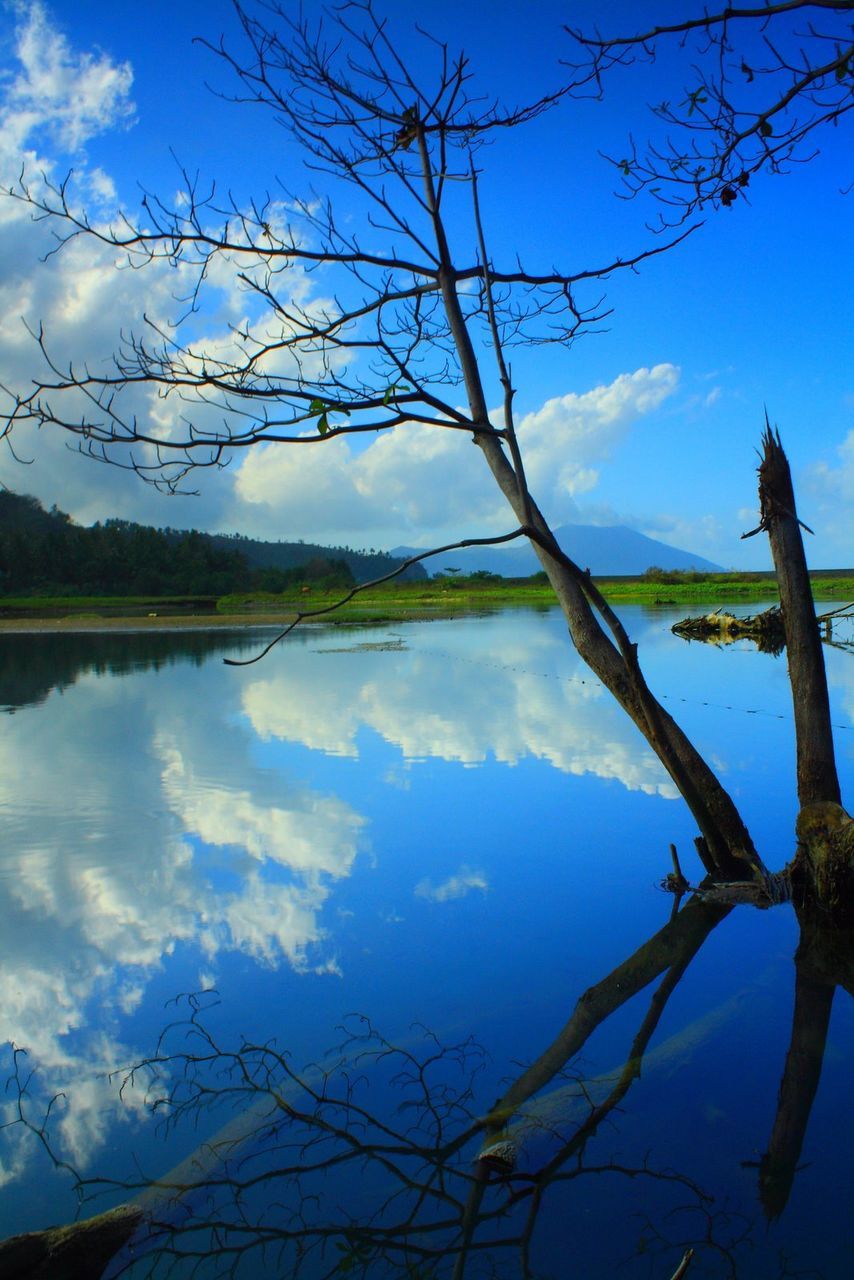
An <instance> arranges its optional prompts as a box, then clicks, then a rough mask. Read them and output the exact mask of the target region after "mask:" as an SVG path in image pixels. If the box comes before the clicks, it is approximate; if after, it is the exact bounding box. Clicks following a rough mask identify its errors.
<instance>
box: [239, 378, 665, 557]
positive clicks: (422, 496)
mask: <svg viewBox="0 0 854 1280" xmlns="http://www.w3.org/2000/svg"><path fill="white" fill-rule="evenodd" d="M678 379H679V371H678V370H677V369H676V368H675V366H673V365H670V364H660V365H656V366H655V367H654V368H652V369H638V370H636V371H635V372H634V373H631V374H620V375H619V376H618V377H617V378H615V379H614V381H613V382H611V383H609V384H608V385H606V386H600V387H596V388H594V389H593V390H592V391H588V392H585V393H583V394H576V393H571V394H569V395H565V396H560V397H555V398H554V399H551V400H548V401H546V403H545V404H544V405H543V406H542V407H541V408H540V409H539V410H537V411H536V412H534V413H529V414H526V415H524V416H523V417H522V419H521V420H520V422H519V427H518V434H519V439H520V441H521V443H522V445H523V448H524V452H525V460H526V468H527V472H528V478H529V480H530V483H531V489H532V492H533V494H534V496H535V498H536V499H537V501H538V502H539V504H540V506H541V507H542V508H543V509H544V510H545V512H546V515H547V516H549V517H550V518H551V519H553V520H554V521H556V522H563V521H566V520H569V519H572V518H573V517H577V512H578V508H577V505H576V501H575V499H576V496H577V495H579V494H581V493H586V492H588V491H589V490H590V489H592V488H594V487H595V485H596V484H597V482H598V471H597V466H598V464H600V463H602V462H604V461H605V460H606V459H607V458H608V457H610V455H611V454H612V452H613V450H614V449H615V448H617V447H618V445H619V444H620V442H621V441H622V440H623V439H624V438H625V437H626V435H627V434H628V432H629V431H630V430H631V428H632V426H633V425H634V424H635V423H636V422H637V421H638V420H639V419H640V418H642V417H643V416H644V415H646V414H649V413H651V412H653V411H654V410H655V409H656V408H657V407H658V406H659V405H660V404H661V403H662V402H663V401H664V400H665V399H666V398H667V397H668V396H669V395H671V394H672V393H673V392H674V390H675V389H676V385H677V383H678ZM236 494H237V497H238V498H239V499H240V500H241V501H242V503H243V504H245V505H244V510H245V511H247V512H249V511H250V510H251V508H252V507H253V506H255V507H260V508H263V509H265V514H264V517H263V522H264V523H266V524H267V525H268V526H269V525H270V523H271V522H272V521H273V520H275V524H276V527H277V529H278V530H279V532H280V535H281V536H287V535H288V534H289V533H290V534H291V535H293V536H303V535H305V536H313V535H320V534H321V533H322V532H323V531H325V530H328V529H330V527H332V528H335V529H340V530H353V531H360V530H366V529H370V528H373V529H382V530H385V529H397V530H399V532H400V539H401V540H403V539H406V540H410V539H414V538H419V537H421V538H422V539H423V537H424V536H428V535H429V536H434V535H439V536H442V535H447V536H449V537H455V536H458V535H459V536H465V535H468V534H471V533H472V532H474V531H475V530H478V531H480V532H487V533H494V532H498V531H501V530H503V529H505V528H508V527H510V526H511V525H512V523H513V519H512V516H511V515H510V513H509V510H508V508H507V505H506V503H505V501H504V499H503V497H502V495H501V493H500V492H499V490H498V489H497V487H496V485H495V483H494V481H493V479H492V477H491V476H490V475H489V473H488V471H487V468H486V465H485V463H484V461H483V459H482V458H481V457H480V454H479V451H478V450H477V449H476V448H475V447H474V446H473V445H472V442H471V439H470V438H469V436H467V435H466V434H465V433H461V432H459V431H451V430H448V431H444V430H442V429H440V428H436V427H425V426H421V425H417V424H408V425H407V426H405V427H402V428H400V429H399V430H397V431H396V432H394V433H388V434H385V435H381V436H379V437H378V438H377V439H375V440H374V441H373V442H372V443H371V444H370V445H369V446H368V447H367V448H365V449H363V450H362V451H361V452H358V453H356V452H353V451H351V450H350V449H349V448H348V447H347V445H346V444H344V443H343V442H342V441H330V442H329V443H323V444H311V445H304V446H303V445H299V446H294V447H291V448H283V447H281V446H274V445H269V446H262V447H261V448H257V449H254V450H253V451H252V452H251V453H250V454H249V455H248V456H247V457H246V458H245V460H244V461H243V462H242V464H241V466H240V468H239V470H238V472H237V480H236ZM250 518H251V517H250ZM256 519H257V517H256Z"/></svg>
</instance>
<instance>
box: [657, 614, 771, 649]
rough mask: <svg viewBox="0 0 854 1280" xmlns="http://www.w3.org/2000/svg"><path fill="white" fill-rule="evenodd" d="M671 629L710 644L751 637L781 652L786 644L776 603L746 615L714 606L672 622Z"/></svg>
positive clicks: (726, 642)
mask: <svg viewBox="0 0 854 1280" xmlns="http://www.w3.org/2000/svg"><path fill="white" fill-rule="evenodd" d="M671 630H672V631H673V633H674V634H675V635H677V636H682V638H683V639H684V640H704V641H709V642H711V643H712V644H731V643H732V641H733V640H753V641H754V642H755V643H756V645H757V647H758V648H759V649H762V650H763V651H764V652H766V653H781V652H782V651H783V648H784V646H785V644H786V632H785V629H784V626H783V613H782V610H781V609H780V607H779V605H772V607H771V608H770V609H766V610H765V612H764V613H755V614H752V615H750V616H749V617H745V618H737V617H736V616H735V614H732V613H724V611H723V610H722V609H716V610H715V611H714V613H704V614H701V615H700V616H699V617H696V618H683V619H682V620H681V622H675V623H674V624H673V626H672V627H671Z"/></svg>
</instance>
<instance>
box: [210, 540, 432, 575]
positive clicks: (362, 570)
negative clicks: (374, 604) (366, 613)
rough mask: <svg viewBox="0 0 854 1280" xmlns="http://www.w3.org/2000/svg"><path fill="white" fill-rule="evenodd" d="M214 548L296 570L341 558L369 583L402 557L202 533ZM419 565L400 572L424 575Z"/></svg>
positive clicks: (256, 564)
mask: <svg viewBox="0 0 854 1280" xmlns="http://www.w3.org/2000/svg"><path fill="white" fill-rule="evenodd" d="M204 536H205V537H207V538H209V539H210V541H211V542H212V543H213V545H214V546H215V547H218V548H220V549H222V550H228V551H239V552H240V554H241V555H242V556H243V557H244V559H245V560H246V563H247V564H248V565H249V567H250V568H252V569H297V568H301V567H302V566H303V565H306V564H308V563H309V561H310V560H317V559H319V558H323V559H327V560H332V559H334V560H343V561H344V563H345V564H346V565H347V566H348V568H349V569H350V571H351V573H352V574H353V577H354V578H355V580H356V582H369V581H370V580H371V579H372V578H379V577H381V576H382V575H383V574H384V573H390V572H391V570H392V569H393V568H395V566H396V565H398V564H399V563H400V561H401V560H404V559H405V558H406V557H405V556H398V555H397V554H396V553H395V552H393V551H392V552H388V551H354V550H353V548H352V547H325V546H321V545H320V544H318V543H315V542H261V541H259V540H258V539H255V538H245V537H244V536H243V535H242V534H239V533H238V534H225V533H211V534H205V535H204ZM427 576H428V575H427V573H426V572H425V570H424V569H422V568H421V566H420V565H417V564H414V565H410V567H409V568H408V569H405V570H404V572H403V573H402V574H401V577H402V578H404V579H406V578H409V579H412V578H426V577H427Z"/></svg>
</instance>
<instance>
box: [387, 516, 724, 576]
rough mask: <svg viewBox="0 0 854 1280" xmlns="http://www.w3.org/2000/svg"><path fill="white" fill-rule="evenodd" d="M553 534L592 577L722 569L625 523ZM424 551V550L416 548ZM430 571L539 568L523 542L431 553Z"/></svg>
mask: <svg viewBox="0 0 854 1280" xmlns="http://www.w3.org/2000/svg"><path fill="white" fill-rule="evenodd" d="M555 536H556V537H557V540H558V542H559V543H560V545H561V546H562V547H563V549H564V551H565V552H566V554H567V555H568V556H569V557H570V559H571V560H574V561H575V563H576V564H578V565H580V566H581V568H582V569H589V570H590V572H591V573H593V574H594V575H598V576H599V577H605V576H614V577H621V576H624V575H625V576H632V577H633V576H636V575H638V574H642V573H645V572H646V570H647V569H651V568H653V567H655V568H658V569H696V570H700V571H702V572H704V573H722V572H723V570H722V568H721V566H720V565H718V564H713V563H712V561H711V560H705V559H704V558H703V557H702V556H698V555H694V553H693V552H691V551H681V550H680V549H679V548H678V547H671V546H669V545H668V544H667V543H666V542H659V541H658V539H657V538H647V537H646V536H645V535H644V534H642V533H637V532H636V531H635V530H634V529H627V528H626V527H625V525H592V524H565V525H563V526H562V527H561V528H559V529H555ZM421 549H422V550H423V548H421ZM417 550H418V549H417V548H412V547H394V548H393V550H392V551H391V553H390V554H391V555H393V556H410V555H414V554H417ZM422 563H423V565H424V567H425V569H426V570H427V572H428V573H430V574H435V573H438V572H440V571H441V570H443V569H444V570H447V569H449V568H455V569H458V570H459V571H460V572H461V573H475V572H476V571H477V570H478V569H486V570H487V571H488V572H489V573H500V574H501V576H502V577H505V578H526V577H528V576H529V575H530V574H532V573H536V572H537V570H538V569H539V568H540V564H539V561H538V560H537V558H536V556H535V555H534V553H533V551H532V550H531V547H530V545H529V544H528V543H527V542H524V543H523V540H522V539H521V538H520V540H519V544H518V545H514V544H513V543H510V544H509V545H505V546H500V547H468V548H466V549H465V550H463V551H450V552H448V554H447V555H440V556H434V557H433V558H432V559H430V560H425V561H422Z"/></svg>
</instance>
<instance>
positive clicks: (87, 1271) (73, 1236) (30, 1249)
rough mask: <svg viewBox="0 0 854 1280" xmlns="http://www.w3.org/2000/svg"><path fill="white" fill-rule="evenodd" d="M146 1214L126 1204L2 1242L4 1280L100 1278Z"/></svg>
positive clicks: (0, 1263) (0, 1269) (0, 1265)
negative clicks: (80, 1220) (91, 1216)
mask: <svg viewBox="0 0 854 1280" xmlns="http://www.w3.org/2000/svg"><path fill="white" fill-rule="evenodd" d="M142 1217H143V1213H142V1209H141V1208H140V1207H139V1206H138V1205H133V1204H123V1205H119V1207H118V1208H117V1209H110V1210H109V1211H108V1212H107V1213H99V1214H98V1215H97V1217H95V1218H87V1219H86V1220H85V1221H84V1222H72V1223H69V1224H68V1225H67V1226H64V1227H50V1228H48V1230H47V1231H30V1232H27V1233H26V1234H25V1235H21V1236H12V1237H11V1238H10V1239H8V1240H3V1241H0V1280H100V1277H101V1275H102V1274H103V1272H104V1269H105V1268H106V1266H107V1263H108V1262H109V1261H110V1259H111V1258H113V1257H115V1255H116V1254H117V1253H118V1252H119V1250H120V1249H121V1247H122V1246H123V1245H124V1244H126V1243H127V1242H128V1240H129V1239H130V1237H131V1236H132V1235H133V1233H134V1231H136V1229H137V1227H138V1226H139V1225H140V1223H141V1222H142Z"/></svg>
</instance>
